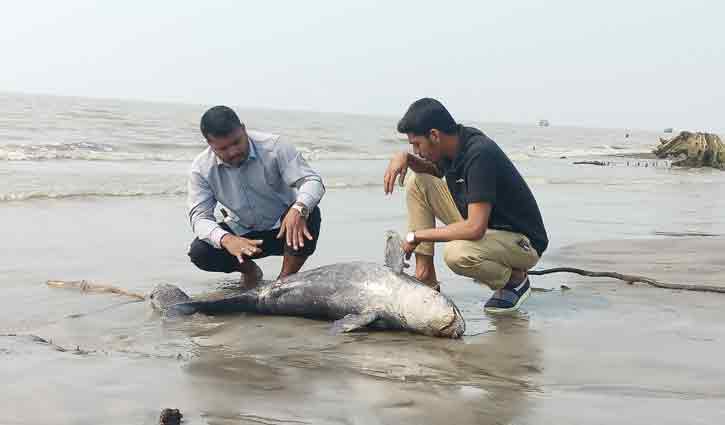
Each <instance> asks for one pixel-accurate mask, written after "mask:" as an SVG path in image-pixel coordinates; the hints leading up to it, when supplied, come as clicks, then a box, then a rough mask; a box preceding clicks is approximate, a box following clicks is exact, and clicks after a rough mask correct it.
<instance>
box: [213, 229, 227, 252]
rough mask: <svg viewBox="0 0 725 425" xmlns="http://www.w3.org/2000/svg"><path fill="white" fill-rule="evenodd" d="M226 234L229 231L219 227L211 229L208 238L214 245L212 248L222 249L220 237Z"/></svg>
mask: <svg viewBox="0 0 725 425" xmlns="http://www.w3.org/2000/svg"><path fill="white" fill-rule="evenodd" d="M226 234H229V232H227V231H226V230H224V229H222V228H221V227H217V228H216V229H214V230H212V231H211V233H210V234H209V240H210V241H211V243H212V245H214V248H216V249H222V238H223V237H224V235H226Z"/></svg>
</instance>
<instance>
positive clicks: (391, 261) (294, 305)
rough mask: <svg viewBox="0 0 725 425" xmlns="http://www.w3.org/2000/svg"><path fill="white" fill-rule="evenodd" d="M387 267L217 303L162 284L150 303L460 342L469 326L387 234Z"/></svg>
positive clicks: (315, 272) (353, 266) (356, 267)
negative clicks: (408, 267) (412, 272)
mask: <svg viewBox="0 0 725 425" xmlns="http://www.w3.org/2000/svg"><path fill="white" fill-rule="evenodd" d="M385 239H386V245H385V265H382V264H376V263H371V262H358V261H356V262H349V263H336V264H331V265H327V266H323V267H319V268H316V269H312V270H308V271H305V272H301V273H297V274H295V275H292V276H288V277H286V278H283V279H281V280H277V281H273V282H268V283H262V284H260V286H258V287H257V288H254V289H251V290H248V291H244V292H240V293H235V294H233V295H228V296H223V297H217V298H212V299H192V298H190V297H189V296H188V295H187V294H185V293H184V292H183V291H182V290H181V289H179V288H178V287H176V286H174V285H168V284H164V285H159V286H157V287H156V288H154V290H153V291H152V292H151V294H150V296H149V298H150V300H151V304H152V305H153V306H154V308H156V309H158V310H160V311H161V312H163V313H165V314H167V315H186V314H193V313H196V312H199V313H204V314H218V313H231V312H254V313H260V314H279V315H289V316H301V317H308V318H317V319H326V320H334V321H335V322H334V323H333V326H332V329H333V331H335V332H350V331H353V330H356V329H359V328H362V327H365V326H368V325H372V326H374V327H376V328H383V329H401V330H407V331H410V332H415V333H419V334H423V335H430V336H438V337H447V338H458V337H460V336H461V335H462V334H463V332H464V331H465V328H466V325H465V321H464V320H463V317H462V316H461V313H460V311H459V310H458V307H456V305H455V304H454V303H453V301H451V300H450V299H449V298H448V297H447V296H445V295H443V294H441V293H439V292H437V291H435V290H433V289H431V288H430V287H428V286H426V285H425V284H423V283H421V282H420V281H419V280H417V279H415V278H414V277H411V276H409V275H407V274H405V272H404V271H403V268H404V260H403V251H402V249H401V239H400V236H399V235H398V234H397V233H395V232H390V231H389V232H387V233H386V238H385Z"/></svg>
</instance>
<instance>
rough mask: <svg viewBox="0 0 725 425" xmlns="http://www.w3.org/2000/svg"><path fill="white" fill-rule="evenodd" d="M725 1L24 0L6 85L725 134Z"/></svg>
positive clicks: (8, 43) (5, 68)
mask: <svg viewBox="0 0 725 425" xmlns="http://www.w3.org/2000/svg"><path fill="white" fill-rule="evenodd" d="M724 25H725V2H721V1H716V0H710V1H700V0H680V1H670V0H662V1H649V0H639V1H638V0H626V1H624V0H609V1H596V2H594V1H586V0H578V1H574V0H572V1H565V0H548V1H544V0H536V1H534V0H532V1H516V0H508V1H495V2H493V1H454V0H446V1H435V2H427V1H422V0H419V1H372V0H368V1H364V2H362V1H342V0H338V1H316V0H306V1H284V2H283V1H273V0H264V1H262V0H260V1H254V2H247V1H193V2H191V1H150V0H144V1H135V0H126V1H72V0H66V1H62V2H61V1H47V2H40V1H31V0H25V1H22V2H20V1H13V2H9V1H8V2H3V4H2V8H1V9H0V55H1V56H0V57H1V58H2V61H1V62H0V91H12V92H35V93H52V94H60V95H77V96H93V97H120V98H135V99H148V100H166V101H182V102H190V103H203V104H217V103H227V104H233V105H242V106H249V107H263V108H275V109H304V110H312V111H342V112H356V113H368V114H386V115H387V114H392V115H395V116H399V115H401V114H402V113H403V112H404V110H405V108H406V107H407V106H408V105H409V104H410V102H411V101H413V100H415V99H417V98H419V97H423V96H432V97H437V98H439V99H440V100H442V101H443V102H444V103H445V104H446V105H447V106H448V107H449V109H450V110H451V112H452V113H453V114H454V116H455V117H458V118H461V119H466V120H480V121H504V122H527V123H533V122H536V121H537V120H539V119H541V118H546V119H549V120H550V121H551V122H552V124H567V125H581V126H597V127H617V128H622V127H629V128H651V129H661V128H664V127H675V128H690V129H693V130H722V129H725V30H724Z"/></svg>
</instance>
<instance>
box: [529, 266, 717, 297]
mask: <svg viewBox="0 0 725 425" xmlns="http://www.w3.org/2000/svg"><path fill="white" fill-rule="evenodd" d="M528 273H529V274H530V275H533V276H536V275H544V274H550V273H575V274H578V275H581V276H589V277H611V278H613V279H619V280H623V281H625V282H627V283H629V284H634V283H637V282H641V283H646V284H648V285H651V286H654V287H657V288H664V289H682V290H685V291H700V292H719V293H725V287H720V286H713V285H694V284H681V283H666V282H660V281H658V280H655V279H651V278H649V277H645V276H638V275H631V274H622V273H616V272H593V271H589V270H583V269H577V268H574V267H555V268H551V269H544V270H529V272H528Z"/></svg>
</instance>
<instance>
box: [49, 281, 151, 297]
mask: <svg viewBox="0 0 725 425" xmlns="http://www.w3.org/2000/svg"><path fill="white" fill-rule="evenodd" d="M46 284H47V285H48V286H51V287H53V288H73V289H80V290H81V291H83V292H110V293H112V294H117V295H123V296H126V297H131V298H136V299H138V300H139V301H144V300H145V299H146V297H145V296H144V295H143V294H137V293H135V292H129V291H127V290H125V289H121V288H117V287H115V286H111V285H105V284H102V283H93V282H88V281H87V280H49V281H47V282H46Z"/></svg>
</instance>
